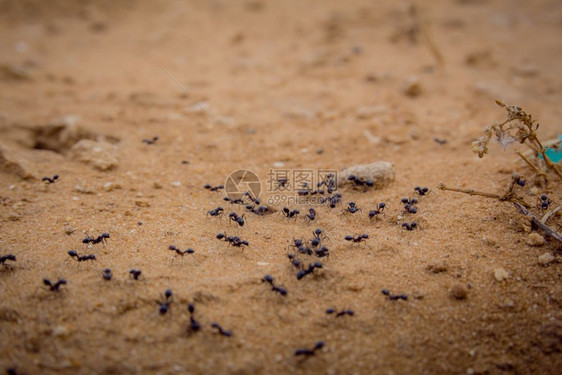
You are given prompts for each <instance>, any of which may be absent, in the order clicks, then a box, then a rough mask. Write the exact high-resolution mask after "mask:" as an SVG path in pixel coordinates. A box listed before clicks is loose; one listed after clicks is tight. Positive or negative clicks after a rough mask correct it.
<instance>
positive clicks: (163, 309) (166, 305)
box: [158, 289, 172, 315]
mask: <svg viewBox="0 0 562 375" xmlns="http://www.w3.org/2000/svg"><path fill="white" fill-rule="evenodd" d="M170 303H172V290H171V289H166V291H165V292H164V302H158V304H160V307H158V312H159V313H160V315H164V314H166V313H167V312H168V310H169V309H170Z"/></svg>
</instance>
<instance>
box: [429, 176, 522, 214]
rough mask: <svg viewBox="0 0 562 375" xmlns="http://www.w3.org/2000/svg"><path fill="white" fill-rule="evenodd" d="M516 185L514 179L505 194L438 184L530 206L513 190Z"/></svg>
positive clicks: (466, 192)
mask: <svg viewBox="0 0 562 375" xmlns="http://www.w3.org/2000/svg"><path fill="white" fill-rule="evenodd" d="M514 186H515V179H512V181H511V183H510V185H509V187H508V188H507V190H506V192H505V193H504V194H503V195H499V194H493V193H487V192H485V191H479V190H474V189H460V188H451V187H448V186H445V184H443V183H440V184H439V185H437V188H438V189H440V190H446V191H454V192H457V193H463V194H468V195H479V196H481V197H486V198H492V199H497V200H499V201H500V202H517V203H519V204H520V205H522V206H524V207H530V206H529V204H528V203H527V202H525V200H524V199H523V198H522V197H520V196H519V195H517V194H515V193H514V192H513V187H514Z"/></svg>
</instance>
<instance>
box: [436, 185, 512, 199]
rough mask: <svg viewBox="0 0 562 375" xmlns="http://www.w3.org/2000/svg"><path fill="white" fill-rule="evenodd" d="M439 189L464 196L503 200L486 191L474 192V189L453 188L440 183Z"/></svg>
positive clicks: (499, 196)
mask: <svg viewBox="0 0 562 375" xmlns="http://www.w3.org/2000/svg"><path fill="white" fill-rule="evenodd" d="M437 188H438V189H440V190H447V191H456V192H457V193H464V194H468V195H479V196H481V197H486V198H494V199H497V200H500V198H501V195H498V194H492V193H486V192H484V191H478V190H474V189H459V188H451V187H447V186H445V184H443V183H440V184H439V185H437Z"/></svg>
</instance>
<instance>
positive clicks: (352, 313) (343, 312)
mask: <svg viewBox="0 0 562 375" xmlns="http://www.w3.org/2000/svg"><path fill="white" fill-rule="evenodd" d="M333 313H336V309H327V310H326V314H328V315H330V314H333ZM344 315H349V316H353V315H355V313H354V312H353V310H341V311H339V312H337V313H336V318H339V317H340V316H344Z"/></svg>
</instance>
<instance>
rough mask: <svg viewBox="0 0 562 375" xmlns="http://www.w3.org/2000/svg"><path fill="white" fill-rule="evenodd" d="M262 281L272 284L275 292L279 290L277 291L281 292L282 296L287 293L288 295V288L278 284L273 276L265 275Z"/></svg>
mask: <svg viewBox="0 0 562 375" xmlns="http://www.w3.org/2000/svg"><path fill="white" fill-rule="evenodd" d="M261 281H262V282H266V283H269V285H271V290H273V291H274V292H277V293H279V294H281V295H282V296H286V295H287V290H286V289H285V288H282V287H279V286H276V285H275V284H274V283H273V276H271V275H265V276H264V277H263V279H262V280H261Z"/></svg>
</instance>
